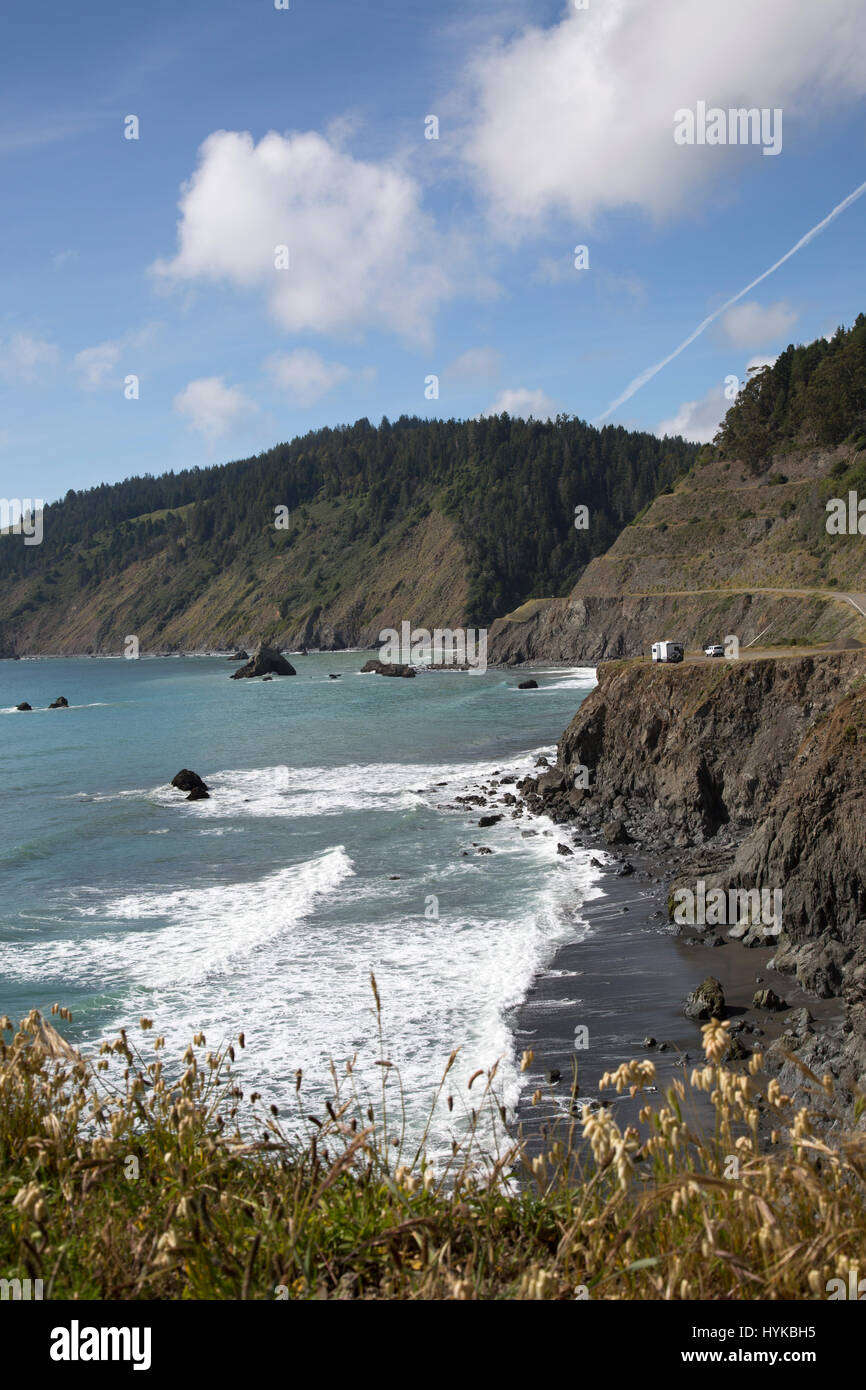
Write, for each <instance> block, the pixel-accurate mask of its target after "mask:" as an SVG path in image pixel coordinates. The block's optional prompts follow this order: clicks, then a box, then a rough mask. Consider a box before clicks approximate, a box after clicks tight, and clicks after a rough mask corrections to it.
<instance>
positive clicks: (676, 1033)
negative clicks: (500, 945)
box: [509, 831, 842, 1154]
mask: <svg viewBox="0 0 866 1390" xmlns="http://www.w3.org/2000/svg"><path fill="white" fill-rule="evenodd" d="M569 838H570V839H571V840H572V842H573V843H574V845H575V848H577V847H578V846H579V847H581V848H583V849H584V850H586V851H589V852H593V853H594V854H595V855H596V856H599V855H601V854H603V855H604V857H605V859H606V860H607V862H606V863H605V864H604V866H603V868H602V870H601V875H602V877H601V885H600V886H601V890H602V896H601V897H598V898H594V899H592V900H590V901H589V902H587V903H586V904H585V905H583V906H582V907H581V908H580V916H581V918H582V920H583V921H584V922H587V923H588V924H589V926H590V931H589V932H588V934H586V935H585V936H584V937H582V939H580V940H573V941H569V942H566V943H565V944H563V945H561V946H560V947H559V948H558V949H557V951H556V953H555V955H554V957H553V958H552V960H551V961H550V963H549V965H548V966H547V967H545V968H544V969H543V970H542V971H540V972H539V973H538V975H537V976H536V977H535V979H534V980H533V982H532V985H531V987H530V989H529V991H528V993H527V995H526V997H525V998H524V1000H523V1001H522V1002H521V1004H520V1005H518V1006H517V1008H516V1009H515V1010H514V1011H513V1013H512V1015H511V1018H510V1020H509V1021H510V1024H511V1029H512V1034H513V1037H514V1042H515V1055H516V1056H517V1058H518V1064H519V1059H520V1056H521V1054H522V1053H523V1052H524V1051H525V1050H527V1049H531V1050H532V1052H533V1053H534V1057H533V1062H532V1065H531V1067H530V1069H529V1070H528V1071H527V1072H526V1073H524V1076H525V1084H524V1086H523V1088H522V1090H521V1094H520V1099H519V1101H518V1104H517V1107H516V1113H515V1119H514V1124H515V1127H516V1128H518V1129H520V1130H521V1132H522V1135H523V1137H524V1139H525V1140H526V1142H527V1147H528V1149H529V1152H530V1153H531V1154H535V1153H537V1152H540V1151H541V1150H542V1149H544V1148H545V1147H546V1135H549V1131H550V1129H551V1126H552V1125H553V1124H554V1123H555V1122H560V1123H561V1121H562V1120H563V1119H567V1118H568V1116H569V1114H571V1113H573V1112H572V1109H571V1090H572V1081H573V1076H574V1068H575V1065H576V1067H577V1096H578V1098H579V1100H580V1101H581V1102H584V1103H587V1102H596V1103H597V1102H598V1101H600V1100H601V1099H602V1098H603V1099H604V1100H605V1102H606V1103H607V1104H611V1103H612V1105H613V1107H614V1110H615V1114H616V1118H617V1123H618V1124H619V1125H620V1127H621V1128H623V1127H624V1126H625V1125H627V1124H636V1123H637V1116H638V1111H639V1109H640V1108H641V1106H642V1105H645V1104H646V1103H647V1099H646V1096H644V1097H643V1098H641V1097H640V1096H638V1097H637V1098H635V1099H634V1100H632V1099H631V1098H630V1097H629V1096H628V1095H627V1094H623V1095H621V1096H617V1095H616V1092H615V1091H612V1090H606V1091H604V1092H599V1089H598V1083H599V1081H600V1079H601V1077H602V1076H603V1075H604V1073H605V1072H607V1071H615V1070H616V1068H617V1067H618V1066H619V1065H620V1064H621V1063H623V1062H629V1061H631V1060H633V1059H635V1060H649V1061H652V1062H653V1063H654V1064H655V1067H656V1082H655V1084H656V1087H657V1090H658V1095H659V1096H662V1095H663V1094H664V1092H665V1091H666V1090H667V1089H668V1087H669V1086H670V1085H671V1083H672V1082H673V1081H674V1080H676V1079H677V1078H678V1077H681V1076H682V1075H683V1070H684V1061H685V1066H686V1068H689V1069H690V1068H691V1067H692V1066H701V1065H703V1062H704V1055H703V1050H702V1047H701V1024H700V1023H698V1022H695V1021H693V1020H692V1019H690V1018H688V1017H687V1016H686V1014H685V1012H684V1005H685V1002H686V998H687V996H688V994H689V993H690V992H691V991H692V990H694V989H696V988H697V987H698V985H700V983H701V981H702V980H703V979H705V978H706V977H707V976H708V975H712V976H714V977H715V978H716V979H718V980H719V982H720V984H721V985H722V989H723V990H724V994H725V1001H726V1005H727V1013H726V1017H727V1018H728V1019H729V1020H731V1022H732V1024H734V1026H735V1027H736V1026H737V1025H740V1027H739V1028H737V1032H738V1034H739V1036H740V1037H741V1038H742V1041H743V1043H744V1044H745V1046H746V1047H747V1048H748V1049H749V1052H750V1053H751V1052H752V1051H757V1052H762V1053H766V1050H767V1048H768V1047H769V1045H770V1044H771V1043H772V1042H774V1041H775V1039H776V1038H778V1037H779V1036H781V1034H782V1033H784V1031H785V1020H786V1019H787V1018H788V1017H789V1016H790V1014H791V1013H793V1012H794V1011H795V1010H799V1009H803V1008H806V1009H808V1010H809V1012H810V1014H811V1015H812V1018H813V1019H814V1020H815V1023H816V1025H817V1026H818V1027H819V1028H820V1027H821V1026H822V1025H823V1024H826V1023H833V1022H836V1021H838V1020H839V1019H841V1017H842V1003H841V1000H839V999H818V998H816V997H815V996H814V995H810V994H807V993H806V992H805V991H804V990H803V989H801V988H800V986H799V985H798V984H797V983H796V981H795V980H793V979H792V977H791V976H789V975H782V974H780V973H779V972H778V971H776V970H773V969H771V968H770V967H769V965H768V962H769V961H770V960H771V959H772V955H773V949H772V948H771V947H753V948H745V947H741V946H740V944H739V942H737V941H734V940H725V944H724V945H722V946H710V945H709V944H705V943H704V942H702V941H700V940H699V939H698V938H697V937H688V936H684V935H681V934H680V933H679V931H678V929H677V928H676V926H675V925H674V924H673V923H671V922H670V921H669V920H668V913H667V891H668V881H669V879H671V878H673V877H674V875H675V871H676V870H675V866H674V864H673V862H672V861H666V860H665V859H664V858H661V857H659V856H657V855H652V856H651V855H648V854H647V853H646V852H644V851H642V850H641V848H640V846H638V845H637V844H632V845H630V846H628V847H625V848H624V849H623V850H621V851H620V850H614V851H612V850H611V849H610V848H607V847H605V848H604V849H602V848H601V846H600V845H599V844H598V843H597V842H595V841H594V840H593V839H592V838H590V837H588V836H586V835H581V834H579V833H578V834H577V835H574V833H573V831H572V832H571V833H570V834H569ZM624 863H629V864H631V865H633V867H634V872H633V873H631V874H629V875H627V876H624V877H623V876H620V870H621V868H622V866H623V864H624ZM766 988H770V989H774V990H775V991H776V993H777V994H779V995H780V996H781V997H782V998H783V999H785V1000H786V1002H787V1004H788V1008H787V1009H785V1010H784V1011H782V1012H781V1013H778V1014H772V1013H768V1012H767V1011H765V1010H759V1009H755V1008H753V1007H752V996H753V994H754V992H755V991H756V990H757V989H766ZM579 1026H582V1027H584V1028H586V1030H587V1034H588V1037H587V1038H586V1042H587V1043H588V1045H587V1046H586V1047H585V1048H581V1050H579V1051H578V1050H576V1046H575V1029H576V1028H577V1027H579ZM647 1038H653V1039H655V1044H656V1045H655V1046H651V1047H647V1046H646V1045H645V1040H646V1039H647ZM747 1060H748V1059H746V1061H747ZM733 1065H734V1066H739V1065H745V1062H744V1063H742V1064H740V1063H734V1064H733ZM557 1071H558V1072H560V1073H561V1079H560V1080H558V1081H556V1082H554V1083H551V1081H550V1080H549V1074H550V1073H554V1074H555V1072H557ZM539 1090H540V1091H541V1099H540V1100H539V1101H538V1103H537V1104H533V1100H532V1097H533V1095H534V1094H535V1093H536V1092H537V1091H539ZM706 1113H707V1115H710V1114H711V1111H710V1107H709V1103H707V1107H706ZM575 1118H577V1116H575Z"/></svg>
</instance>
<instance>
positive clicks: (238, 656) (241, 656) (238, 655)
mask: <svg viewBox="0 0 866 1390" xmlns="http://www.w3.org/2000/svg"><path fill="white" fill-rule="evenodd" d="M249 659H250V654H249V652H245V651H242V650H241V649H240V648H239V649H238V650H237V651H236V652H235V653H234V655H233V656H229V657H226V660H227V661H249Z"/></svg>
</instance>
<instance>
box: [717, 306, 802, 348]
mask: <svg viewBox="0 0 866 1390" xmlns="http://www.w3.org/2000/svg"><path fill="white" fill-rule="evenodd" d="M796 322H797V312H796V310H795V309H792V308H791V306H790V304H786V303H785V302H784V300H780V301H779V303H778V304H768V305H767V307H766V308H764V307H763V305H761V304H758V303H757V301H756V300H754V299H752V300H747V301H746V303H745V304H735V305H734V307H733V309H729V310H728V312H727V313H726V314H725V315H724V316H723V318H722V320H721V327H722V331H723V332H724V334H725V337H726V338H727V340H728V342H729V343H731V345H732V346H733V347H736V348H741V349H742V350H743V351H746V352H748V350H749V349H750V348H760V347H765V346H766V345H767V343H772V342H774V341H775V340H776V339H777V338H782V337H784V336H785V334H787V333H788V332H789V331H790V330H791V329H792V328H793V327H794V324H795V323H796Z"/></svg>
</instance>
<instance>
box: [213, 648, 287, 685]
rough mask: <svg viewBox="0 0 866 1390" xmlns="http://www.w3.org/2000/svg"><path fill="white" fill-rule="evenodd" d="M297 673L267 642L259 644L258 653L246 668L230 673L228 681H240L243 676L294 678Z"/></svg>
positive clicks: (280, 653)
mask: <svg viewBox="0 0 866 1390" xmlns="http://www.w3.org/2000/svg"><path fill="white" fill-rule="evenodd" d="M296 675H297V671H296V670H295V668H294V666H293V665H292V663H291V662H290V661H286V658H285V657H284V656H283V654H282V652H279V651H277V649H276V647H269V646H268V644H267V642H261V643H259V648H258V651H257V652H256V654H255V656H254V657H253V658H252V660H251V661H248V662H247V664H246V666H241V667H240V668H239V669H238V670H237V671H232V673H231V676H230V677H229V679H230V680H233V681H236V680H240V679H241V678H242V677H243V676H296Z"/></svg>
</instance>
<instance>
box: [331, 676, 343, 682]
mask: <svg viewBox="0 0 866 1390" xmlns="http://www.w3.org/2000/svg"><path fill="white" fill-rule="evenodd" d="M342 679H343V677H342V676H328V680H329V681H341V680H342Z"/></svg>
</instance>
